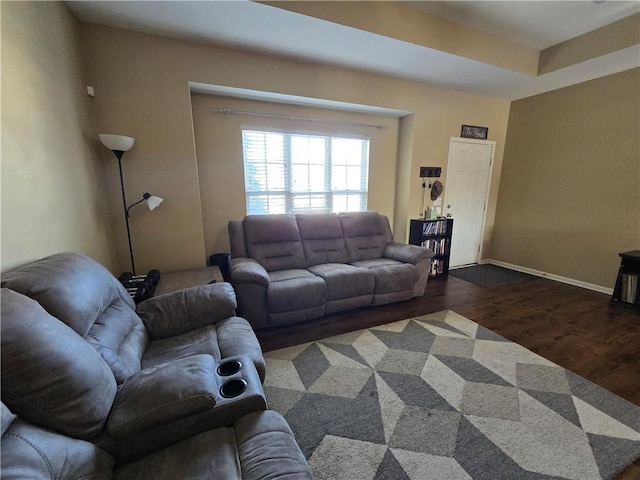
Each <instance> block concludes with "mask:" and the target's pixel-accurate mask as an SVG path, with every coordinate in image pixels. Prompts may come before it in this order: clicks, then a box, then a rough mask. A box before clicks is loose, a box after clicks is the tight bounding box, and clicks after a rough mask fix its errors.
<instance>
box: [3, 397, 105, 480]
mask: <svg viewBox="0 0 640 480" xmlns="http://www.w3.org/2000/svg"><path fill="white" fill-rule="evenodd" d="M7 415H11V412H10V411H9V409H8V408H7V407H6V406H5V405H4V404H2V421H3V423H4V421H5V418H7ZM3 428H4V427H3ZM0 452H1V458H0V465H1V469H2V470H1V476H2V479H3V480H24V479H26V478H28V479H30V480H39V479H42V480H65V479H92V480H107V479H110V478H111V476H112V469H113V459H112V458H111V456H109V455H108V454H107V453H105V452H103V451H102V450H100V449H99V448H98V447H96V446H95V445H93V444H92V443H89V442H85V441H82V440H76V439H73V438H69V437H65V436H63V435H60V434H58V433H54V432H50V431H48V430H45V429H43V428H39V427H36V426H35V425H30V424H29V423H27V422H24V421H22V420H20V419H15V420H14V421H12V422H10V424H9V425H7V429H6V431H5V432H4V433H3V434H2V449H1V450H0Z"/></svg>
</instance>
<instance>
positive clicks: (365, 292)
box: [228, 211, 433, 329]
mask: <svg viewBox="0 0 640 480" xmlns="http://www.w3.org/2000/svg"><path fill="white" fill-rule="evenodd" d="M228 229H229V241H230V246H231V257H232V258H231V282H232V284H233V287H234V289H235V291H236V296H237V299H238V307H239V312H240V314H241V315H242V316H243V317H244V318H246V319H247V320H248V321H249V322H250V323H251V325H252V326H253V328H254V329H262V328H267V327H275V326H281V325H287V324H291V323H297V322H302V321H306V320H311V319H314V318H319V317H322V316H324V315H326V314H330V313H334V312H339V311H344V310H349V309H353V308H359V307H365V306H369V305H383V304H386V303H391V302H399V301H403V300H408V299H410V298H412V297H417V296H421V295H423V294H424V291H425V287H426V284H427V279H428V275H429V265H430V260H431V257H432V255H433V253H432V252H431V250H428V249H426V248H421V247H417V246H414V245H407V244H403V243H397V242H394V241H393V237H392V234H391V228H390V225H389V219H388V218H387V217H386V216H383V215H380V214H379V213H378V212H375V211H366V212H348V213H339V214H334V213H327V214H298V215H285V214H283V215H248V216H246V217H245V218H244V219H243V220H232V221H231V222H229V224H228Z"/></svg>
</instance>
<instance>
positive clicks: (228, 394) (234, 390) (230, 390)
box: [220, 378, 247, 398]
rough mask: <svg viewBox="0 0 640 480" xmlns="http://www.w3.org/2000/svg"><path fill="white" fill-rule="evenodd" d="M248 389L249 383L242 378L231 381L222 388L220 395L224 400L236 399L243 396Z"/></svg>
mask: <svg viewBox="0 0 640 480" xmlns="http://www.w3.org/2000/svg"><path fill="white" fill-rule="evenodd" d="M246 388H247V382H246V381H245V380H244V379H242V378H234V379H233V380H229V381H228V382H226V383H225V384H223V385H222V387H220V395H222V396H223V397H224V398H234V397H237V396H238V395H241V394H242V393H243V392H244V391H245V390H246Z"/></svg>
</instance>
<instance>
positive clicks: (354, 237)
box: [338, 211, 391, 263]
mask: <svg viewBox="0 0 640 480" xmlns="http://www.w3.org/2000/svg"><path fill="white" fill-rule="evenodd" d="M338 218H339V219H340V223H341V225H342V231H343V233H344V240H345V243H346V245H347V253H348V255H349V263H354V262H358V261H360V260H370V259H374V258H380V257H382V256H383V254H384V248H385V246H386V245H387V243H389V242H390V241H391V238H390V237H389V232H387V230H386V229H385V224H384V223H383V217H381V216H380V214H378V212H373V211H367V212H346V213H340V214H338Z"/></svg>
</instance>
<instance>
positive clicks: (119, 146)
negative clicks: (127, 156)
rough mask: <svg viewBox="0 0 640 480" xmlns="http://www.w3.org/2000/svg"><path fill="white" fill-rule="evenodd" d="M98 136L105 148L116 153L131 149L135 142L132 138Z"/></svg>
mask: <svg viewBox="0 0 640 480" xmlns="http://www.w3.org/2000/svg"><path fill="white" fill-rule="evenodd" d="M98 136H99V137H100V141H101V142H102V143H103V144H104V146H105V147H107V148H108V149H109V150H113V151H116V152H126V151H127V150H129V149H130V148H131V147H133V143H134V142H135V139H134V138H132V137H125V136H124V135H111V134H110V133H100V134H99V135H98Z"/></svg>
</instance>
